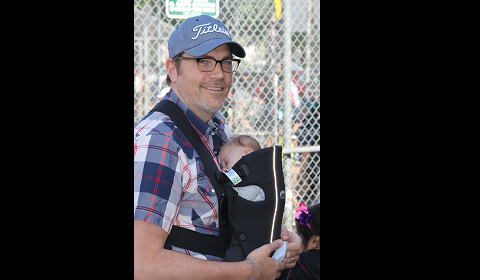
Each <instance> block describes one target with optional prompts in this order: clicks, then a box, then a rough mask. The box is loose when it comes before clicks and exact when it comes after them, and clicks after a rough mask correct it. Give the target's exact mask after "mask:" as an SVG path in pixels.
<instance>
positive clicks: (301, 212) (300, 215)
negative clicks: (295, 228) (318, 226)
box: [295, 203, 312, 229]
mask: <svg viewBox="0 0 480 280" xmlns="http://www.w3.org/2000/svg"><path fill="white" fill-rule="evenodd" d="M310 217H312V214H309V212H308V208H307V206H306V205H305V203H300V207H298V209H297V211H296V213H295V218H297V220H300V224H301V225H302V226H304V227H306V226H308V228H309V229H312V228H311V227H310V223H309V222H308V221H309V220H310Z"/></svg>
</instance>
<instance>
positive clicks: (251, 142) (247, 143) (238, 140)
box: [223, 135, 262, 151]
mask: <svg viewBox="0 0 480 280" xmlns="http://www.w3.org/2000/svg"><path fill="white" fill-rule="evenodd" d="M229 145H236V146H241V147H245V148H250V149H252V151H258V150H260V149H261V148H262V147H261V146H260V144H259V143H258V141H257V140H255V139H254V138H252V137H250V136H247V135H235V136H233V137H232V139H230V140H228V142H227V143H225V145H224V146H223V147H226V146H229Z"/></svg>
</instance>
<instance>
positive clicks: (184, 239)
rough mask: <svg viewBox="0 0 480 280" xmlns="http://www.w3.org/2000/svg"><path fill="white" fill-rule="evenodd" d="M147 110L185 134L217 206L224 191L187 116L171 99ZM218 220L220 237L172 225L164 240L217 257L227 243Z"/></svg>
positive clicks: (220, 254) (215, 168) (215, 169)
mask: <svg viewBox="0 0 480 280" xmlns="http://www.w3.org/2000/svg"><path fill="white" fill-rule="evenodd" d="M151 112H161V113H163V114H165V115H167V116H169V117H170V119H171V120H172V121H173V123H174V124H175V126H176V127H178V129H180V131H181V132H182V133H183V134H184V135H185V137H187V139H188V140H189V141H190V143H191V144H192V147H193V148H194V149H195V151H196V152H197V153H198V155H199V156H200V160H201V161H202V163H203V166H204V168H205V172H206V173H207V175H208V178H209V179H210V182H211V183H212V185H213V187H214V189H215V192H216V195H217V198H218V205H219V207H220V204H221V202H222V199H223V198H224V195H225V190H224V188H223V186H222V185H220V184H219V183H218V182H217V180H216V174H215V173H216V172H217V171H218V168H217V165H216V163H215V162H214V160H213V158H212V156H211V154H210V152H209V151H208V149H207V148H206V147H205V145H204V144H203V142H202V140H201V139H200V136H198V134H197V132H196V131H195V129H194V128H193V127H192V125H191V124H190V121H189V120H188V118H187V116H186V115H185V113H184V112H183V110H182V109H181V108H180V107H179V106H178V105H177V104H175V103H174V102H172V101H169V100H163V101H161V102H160V103H159V104H158V105H157V106H156V107H155V108H153V110H152V111H151ZM219 223H220V225H219V226H220V237H217V236H213V235H205V234H201V233H198V232H194V231H191V230H188V229H184V228H180V227H176V226H173V228H172V231H171V232H170V235H169V237H168V239H167V241H166V243H167V244H170V245H172V246H175V247H178V248H182V249H186V250H190V251H193V252H196V253H200V254H204V255H211V256H216V257H220V258H225V255H226V250H227V245H226V242H224V241H223V240H222V237H223V238H224V236H222V235H223V228H224V225H223V219H222V217H221V215H219Z"/></svg>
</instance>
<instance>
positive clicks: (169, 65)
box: [165, 58, 177, 82]
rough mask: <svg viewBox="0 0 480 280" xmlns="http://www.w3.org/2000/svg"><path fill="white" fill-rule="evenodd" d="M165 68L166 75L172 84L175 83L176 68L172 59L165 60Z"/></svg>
mask: <svg viewBox="0 0 480 280" xmlns="http://www.w3.org/2000/svg"><path fill="white" fill-rule="evenodd" d="M165 66H166V68H167V74H168V76H169V77H170V80H172V82H176V81H177V68H176V63H175V61H173V59H171V58H169V59H167V62H166V63H165Z"/></svg>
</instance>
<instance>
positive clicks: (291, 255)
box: [280, 225, 303, 269]
mask: <svg viewBox="0 0 480 280" xmlns="http://www.w3.org/2000/svg"><path fill="white" fill-rule="evenodd" d="M280 236H281V237H282V240H283V241H287V242H288V245H287V254H286V255H285V259H284V260H283V262H284V263H285V264H286V268H287V269H289V268H293V267H294V266H295V265H296V264H297V261H298V259H299V258H300V254H302V252H303V250H302V239H301V238H300V237H299V236H298V235H296V234H293V233H291V232H289V231H288V230H287V227H286V226H285V225H282V233H281V234H280Z"/></svg>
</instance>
